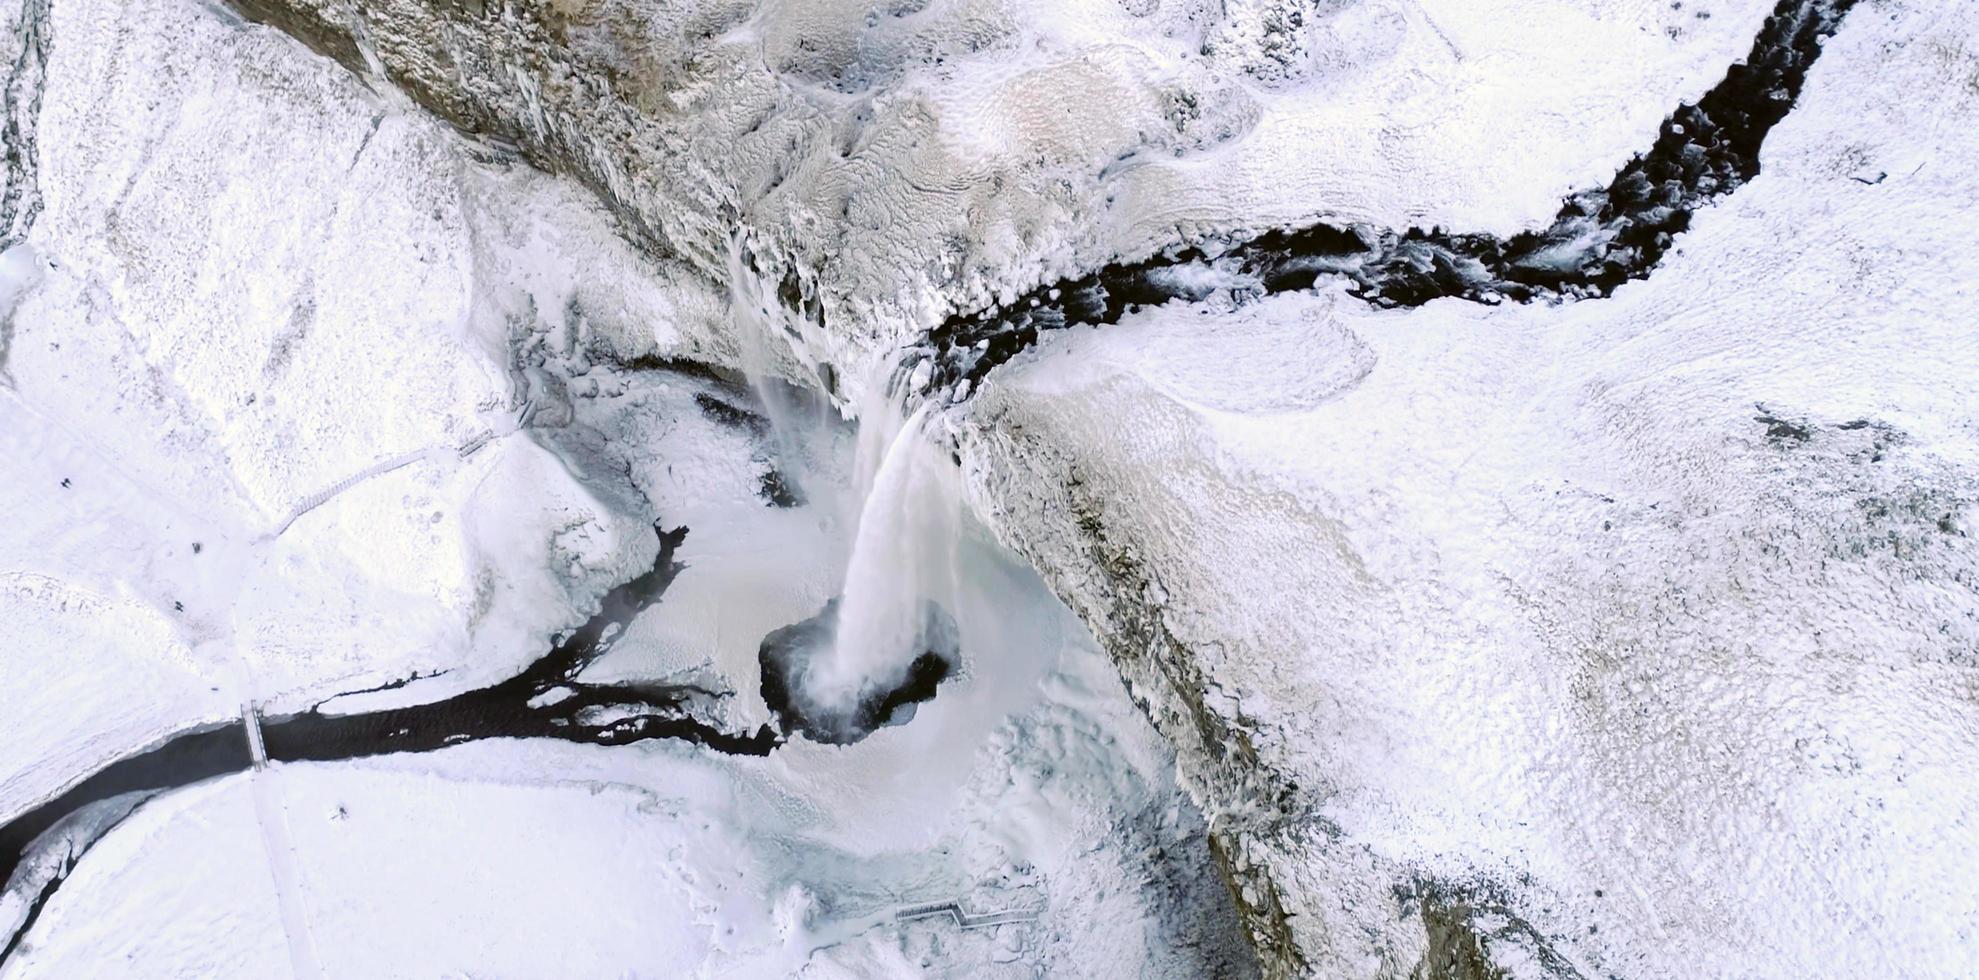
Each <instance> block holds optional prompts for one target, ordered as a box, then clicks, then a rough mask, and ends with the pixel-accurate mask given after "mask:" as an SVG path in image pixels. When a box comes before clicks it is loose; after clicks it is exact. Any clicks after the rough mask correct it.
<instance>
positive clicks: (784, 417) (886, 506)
mask: <svg viewBox="0 0 1979 980" xmlns="http://www.w3.org/2000/svg"><path fill="white" fill-rule="evenodd" d="M729 281H730V303H731V305H732V308H733V310H734V311H735V316H736V319H737V323H736V330H737V335H738V338H739V340H740V343H741V349H742V354H743V366H744V369H745V371H747V372H748V374H749V376H750V380H751V383H752V384H753V385H754V387H755V388H756V393H757V395H758V397H759V399H760V400H761V401H762V403H763V406H764V410H765V413H766V415H767V416H768V418H769V420H770V425H771V429H772V430H773V432H774V439H775V445H776V450H777V452H778V455H779V456H780V457H781V458H782V459H783V460H785V461H786V462H787V463H789V464H790V465H793V466H795V465H801V461H802V460H803V459H804V458H805V457H804V450H803V446H804V445H805V444H806V443H807V442H809V441H811V440H813V439H816V438H818V437H819V436H820V435H821V434H822V429H823V428H824V425H825V421H824V420H823V419H821V418H817V417H812V416H809V415H807V414H805V413H802V412H800V411H798V410H797V409H796V407H795V406H793V405H792V404H791V403H790V402H789V401H788V400H787V399H786V398H785V397H784V395H783V392H782V391H780V390H779V389H777V388H776V387H775V385H774V383H773V382H771V381H770V380H769V378H768V375H769V374H771V373H773V372H774V370H775V367H774V365H775V360H774V358H775V348H774V347H773V346H772V345H773V344H778V343H783V342H785V341H786V340H787V337H786V336H780V335H779V334H788V333H790V331H787V330H785V329H783V328H782V325H783V323H784V322H785V319H786V318H787V317H788V315H789V314H788V311H787V310H785V309H784V307H783V304H782V303H780V302H779V301H778V299H777V297H776V296H775V294H774V290H773V288H772V287H771V286H770V284H769V283H767V282H766V281H764V279H763V277H762V276H761V275H760V274H759V273H758V272H757V271H756V270H755V269H754V268H752V266H751V263H750V262H749V261H747V253H746V251H745V247H744V246H743V245H742V244H741V242H740V239H737V240H736V242H735V243H734V244H733V245H732V246H731V249H730V255H729ZM892 367H893V365H892V364H891V363H887V362H886V361H885V359H884V358H882V359H881V362H880V363H878V364H876V365H875V370H873V371H871V372H869V373H868V374H867V375H866V377H865V380H866V382H867V383H866V385H865V386H864V387H863V389H862V390H861V391H860V394H859V400H858V404H857V414H858V421H859V436H858V449H857V454H856V458H855V463H854V469H853V472H852V474H851V478H852V487H851V494H850V495H849V497H848V498H847V499H844V500H840V501H837V502H836V503H837V508H836V509H837V511H838V513H837V514H836V515H835V516H836V517H837V518H838V520H839V526H840V527H845V528H851V529H852V547H851V552H850V555H849V557H848V559H847V561H846V568H845V578H844V583H843V586H842V588H841V591H840V598H839V607H838V617H837V631H836V638H835V640H834V642H833V644H832V647H831V649H830V650H824V651H819V652H818V653H817V655H816V656H815V658H814V659H813V660H812V661H811V663H810V665H809V667H808V669H807V670H806V671H805V672H804V674H803V677H802V681H801V685H802V690H801V691H800V692H794V693H799V694H801V696H803V697H804V698H805V699H806V700H807V701H809V702H811V703H812V704H813V705H815V706H817V707H818V708H821V709H824V710H827V711H833V712H850V711H852V710H854V709H855V708H856V707H857V705H858V704H859V702H860V700H861V698H862V697H863V696H865V695H866V694H867V693H868V692H870V691H873V690H891V689H893V688H894V687H897V686H898V685H899V684H900V683H901V682H902V681H904V680H905V679H906V676H907V674H908V671H909V669H910V667H911V665H912V664H913V662H914V660H915V658H916V657H918V656H920V655H921V654H922V653H924V652H927V650H928V637H927V636H926V635H925V634H926V630H927V627H928V622H929V620H928V605H929V604H930V603H933V604H934V605H936V606H939V607H941V608H943V609H949V610H952V609H954V608H955V606H956V601H957V591H958V579H959V576H958V573H957V568H956V563H957V561H958V557H957V556H958V552H959V542H960V540H961V533H962V503H961V498H962V495H961V484H960V478H959V474H958V473H957V472H956V468H955V466H954V464H953V463H952V462H951V461H950V459H949V458H948V457H947V455H946V454H945V453H942V452H941V451H940V450H939V448H938V447H937V446H936V445H935V444H934V443H932V442H931V441H930V440H929V439H928V437H927V432H926V426H927V424H928V421H929V414H930V409H929V407H928V405H925V404H924V405H922V406H921V407H920V408H919V409H917V410H916V411H914V412H913V413H912V415H911V416H910V415H908V413H907V408H906V403H905V402H906V399H905V392H906V390H907V388H908V386H907V385H904V384H902V385H895V384H894V381H895V379H894V377H893V374H892V371H891V368H892ZM896 387H897V388H898V389H899V392H900V393H899V394H898V395H896V394H895V389H896Z"/></svg>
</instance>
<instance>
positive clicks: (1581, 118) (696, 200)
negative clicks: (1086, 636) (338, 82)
mask: <svg viewBox="0 0 1979 980" xmlns="http://www.w3.org/2000/svg"><path fill="white" fill-rule="evenodd" d="M236 6H237V7H238V9H240V10H241V11H242V12H243V13H245V14H247V15H248V16H250V17H252V18H255V19H259V20H263V21H265V22H267V23H269V24H271V25H274V26H276V27H279V28H281V29H283V30H285V31H288V32H289V33H291V34H293V35H294V36H296V37H298V38H301V39H302V40H304V41H305V42H306V43H308V44H310V45H311V46H312V47H314V48H315V49H317V50H318V51H320V52H323V53H324V54H326V55H328V56H330V57H332V58H335V59H337V60H338V61H339V62H341V63H343V64H345V65H346V66H348V67H350V68H351V69H352V70H354V71H359V72H363V73H366V74H369V75H374V76H379V77H381V78H382V79H383V80H385V81H387V82H389V84H391V85H393V86H395V87H397V88H398V89H400V90H401V91H403V92H405V93H406V94H408V95H409V96H411V97H412V98H413V99H414V100H415V101H416V102H418V103H419V104H420V105H422V106H424V107H426V108H428V109H430V110H431V111H433V112H435V113H436V114H438V115H439V116H441V117H442V118H445V119H447V120H449V121H450V122H452V123H454V124H455V125H456V126H457V127H459V128H460V129H462V130H464V131H467V132H470V133H474V134H480V135H482V136H484V137H486V139H487V140H488V141H490V142H491V143H492V144H495V145H507V146H514V147H517V148H519V149H520V150H521V151H522V152H523V153H524V155H526V156H527V157H528V158H529V159H531V160H532V161H534V162H536V163H538V164H539V165H542V166H545V167H547V168H549V169H552V170H555V171H558V172H562V173H567V174H571V175H573V176H575V177H577V178H579V179H580V180H582V181H584V182H585V183H587V184H588V185H590V186H591V187H592V188H593V189H594V191H595V192H596V193H598V194H599V195H600V197H601V198H603V199H604V200H606V201H607V202H608V203H609V204H610V206H611V207H612V208H613V210H614V211H615V212H616V213H617V214H619V215H620V216H621V218H622V219H623V220H624V222H625V224H626V226H627V228H628V231H629V232H630V233H631V234H632V235H633V236H634V237H635V238H636V239H638V240H639V241H641V242H642V243H644V244H645V245H646V246H647V247H648V248H649V249H650V250H652V251H653V252H654V253H655V254H658V255H665V256H670V257H674V258H678V259H680V260H682V261H683V262H685V263H686V264H687V265H688V266H690V267H692V268H694V269H698V270H699V271H700V272H701V273H702V274H704V275H706V276H707V277H709V278H710V279H711V280H714V281H717V282H724V281H726V280H728V279H729V278H730V277H731V276H732V275H733V274H734V271H735V267H737V266H739V267H740V268H741V269H742V270H743V271H744V272H746V273H748V274H750V275H753V276H755V277H759V278H761V279H763V280H765V281H766V282H767V283H768V284H769V285H770V286H771V287H772V288H771V292H772V293H773V294H774V301H773V305H775V306H776V307H777V310H776V311H775V312H776V314H777V317H778V319H779V320H782V321H784V325H785V327H786V329H787V330H788V331H789V333H790V336H788V337H785V338H783V339H784V340H785V341H787V346H788V348H789V350H790V352H791V353H793V354H794V355H795V356H794V357H792V358H789V359H788V360H786V361H785V362H784V364H783V370H785V371H786V372H787V373H790V374H791V375H792V376H793V377H801V378H804V379H805V380H807V381H808V382H810V383H814V384H821V385H822V386H824V387H827V388H837V387H838V386H839V385H840V384H841V383H844V382H846V381H847V379H848V377H849V379H850V383H849V386H850V387H857V386H858V385H859V384H860V383H862V381H863V378H861V377H860V376H859V371H858V369H859V368H860V367H862V366H863V361H864V360H865V359H866V357H867V355H868V354H869V353H870V352H871V351H872V350H873V349H874V348H889V347H891V346H892V345H894V344H897V343H899V342H900V341H902V340H903V339H905V338H910V337H914V336H917V335H918V334H919V333H920V332H921V331H922V330H925V329H927V328H928V327H931V326H933V325H934V324H935V323H938V322H939V321H940V320H941V318H942V317H944V316H946V315H949V314H951V313H956V312H966V311H970V310H976V309H981V308H984V307H987V306H990V305H992V304H994V303H996V302H1008V301H1010V300H1012V299H1014V298H1016V297H1017V296H1019V295H1020V294H1021V293H1022V292H1023V291H1024V290H1026V289H1028V288H1030V287H1032V286H1034V285H1037V284H1039V283H1044V282H1051V281H1054V280H1057V279H1060V278H1065V277H1067V276H1070V275H1076V274H1078V273H1080V272H1083V271H1086V270H1088V269H1091V268H1094V267H1096V266H1099V265H1102V264H1104V263H1106V262H1108V261H1110V260H1113V259H1115V258H1116V257H1129V258H1132V257H1139V256H1145V255H1147V254H1149V253H1151V252H1154V251H1157V250H1160V249H1164V248H1169V247H1171V246H1174V245H1176V244H1177V243H1178V242H1179V243H1183V244H1187V243H1190V242H1199V241H1209V240H1214V239H1217V238H1219V237H1227V236H1229V235H1231V234H1243V233H1246V230H1251V231H1255V230H1262V229H1265V228H1270V227H1278V226H1286V225H1292V226H1298V225H1304V224H1309V223H1311V221H1312V220H1314V218H1315V217H1316V216H1319V215H1327V216H1331V217H1334V218H1337V219H1339V220H1341V221H1343V222H1361V221H1369V222H1375V223H1378V224H1381V225H1383V226H1389V227H1397V228H1400V227H1406V226H1409V225H1416V224H1421V225H1424V226H1428V225H1432V224H1443V225H1446V226H1459V227H1467V228H1468V227H1477V228H1479V229H1480V230H1484V231H1502V232H1506V233H1509V232H1511V231H1515V230H1519V229H1521V228H1524V227H1527V226H1530V225H1533V224H1538V223H1542V222H1543V219H1544V218H1545V217H1546V216H1548V215H1550V214H1551V213H1552V212H1553V211H1555V210H1557V207H1558V200H1559V197H1560V196H1561V195H1563V194H1565V193H1566V192H1568V191H1569V190H1572V189H1575V188H1576V187H1578V186H1584V185H1587V184H1592V183H1596V182H1598V181H1601V180H1606V179H1607V178H1608V177H1609V176H1612V174H1613V172H1614V169H1615V167H1616V166H1618V165H1619V164H1620V163H1621V162H1622V161H1624V160H1626V159H1627V158H1628V156H1629V155H1630V154H1631V153H1634V152H1637V151H1638V150H1639V149H1640V145H1641V144H1642V143H1644V142H1645V141H1646V139H1647V138H1648V137H1649V136H1651V135H1652V134H1653V132H1654V127H1655V125H1656V122H1657V120H1658V119H1660V117H1661V116H1662V115H1663V114H1665V113H1667V112H1668V111H1669V108H1670V106H1672V105H1675V104H1676V103H1677V102H1679V101H1681V100H1682V99H1683V98H1686V97H1695V95H1696V93H1698V92H1700V91H1702V90H1703V88H1704V87H1705V86H1706V85H1708V84H1709V83H1710V81H1711V80H1712V76H1713V75H1714V74H1716V73H1718V72H1721V71H1722V66H1723V64H1724V63H1725V62H1727V61H1729V60H1730V59H1731V58H1733V57H1736V56H1737V55H1738V54H1739V53H1740V52H1741V51H1742V50H1743V48H1744V47H1745V46H1747V45H1749V43H1750V39H1751V36H1752V31H1753V30H1754V29H1756V27H1757V24H1758V21H1759V19H1760V18H1761V17H1763V15H1764V13H1765V12H1766V10H1767V8H1768V6H1769V5H1767V4H1764V3H1760V2H1748V3H1741V4H1738V5H1736V8H1735V9H1733V10H1730V11H1722V12H1720V14H1719V15H1718V16H1717V17H1712V18H1700V17H1699V16H1697V15H1695V14H1693V13H1688V12H1682V11H1677V10H1664V9H1661V8H1657V9H1655V10H1653V11H1647V12H1640V13H1641V14H1642V16H1641V17H1640V18H1639V19H1635V18H1629V17H1617V16H1613V15H1610V14H1604V13H1602V12H1601V11H1600V9H1598V8H1599V5H1587V4H1584V3H1579V2H1574V0H1561V2H1558V3H1554V4H1551V5H1548V6H1546V7H1545V8H1543V9H1537V8H1533V7H1531V5H1529V4H1528V5H1524V6H1520V7H1518V12H1519V13H1518V15H1519V17H1520V19H1521V20H1528V21H1530V22H1531V23H1530V29H1529V31H1528V32H1526V33H1523V34H1519V35H1511V34H1508V33H1507V32H1503V31H1497V30H1493V29H1492V28H1491V24H1490V22H1489V20H1488V19H1487V18H1488V17H1489V16H1491V14H1492V13H1493V9H1492V8H1493V5H1490V4H1487V5H1482V6H1480V5H1475V4H1472V5H1465V6H1464V7H1463V8H1462V9H1453V10H1448V11H1439V12H1438V13H1437V14H1436V16H1432V15H1431V14H1430V13H1429V12H1427V11H1426V10H1425V9H1424V8H1422V7H1421V6H1420V5H1416V4H1406V3H1400V2H1390V0H1358V2H1352V3H1324V4H1311V3H1309V2H1306V0H1260V2H1247V3H1235V4H1232V3H1207V2H1201V0H1180V2H1165V3H1150V2H1146V0H1131V2H1120V0H1086V2H1081V3H1077V4H1074V5H1072V6H1071V7H1066V6H1065V5H1063V4H1039V3H1031V2H1025V0H980V2H968V3H933V4H929V3H912V2H903V3H895V4H878V5H873V4H866V3H853V2H850V0H844V2H839V0H834V2H826V3H808V2H807V3H782V2H777V3H748V2H741V0H555V2H546V3H545V2H535V0H516V2H503V3H486V2H481V0H463V2H431V0H362V2H358V3H343V2H328V0H242V2H241V3H239V4H237V5H236ZM1499 6H1504V7H1506V8H1507V10H1506V11H1504V13H1507V14H1509V12H1510V7H1511V6H1513V5H1509V4H1503V5H1499ZM1570 42H1571V43H1570ZM1404 65H1406V66H1407V68H1406V71H1398V70H1397V69H1399V68H1401V67H1402V66H1404ZM1566 76H1572V77H1574V78H1575V79H1576V83H1577V84H1576V86H1561V85H1558V84H1557V79H1558V78H1561V77H1566ZM1506 86H1512V87H1514V88H1517V87H1520V86H1525V88H1524V91H1523V92H1522V94H1521V97H1520V98H1518V99H1511V100H1507V99H1503V98H1501V97H1498V96H1496V95H1493V94H1492V93H1496V92H1500V91H1502V90H1503V89H1504V87H1506ZM1652 93H1653V95H1654V99H1653V101H1654V103H1655V104H1654V105H1653V106H1652V105H1650V104H1649V103H1650V102H1651V101H1652V99H1651V94H1652ZM1638 101H1642V102H1643V103H1644V105H1643V106H1642V107H1641V108H1637V107H1636V103H1637V102H1638ZM1618 105H1621V106H1626V107H1627V108H1625V109H1623V111H1621V112H1619V113H1617V112H1616V109H1615V107H1616V106H1618ZM1596 107H1599V110H1600V111H1599V112H1597V111H1595V110H1596ZM1371 114H1372V115H1377V116H1386V117H1388V118H1390V119H1391V121H1392V122H1393V123H1394V124H1387V125H1375V126H1370V125H1369V118H1370V116H1371ZM1511 143H1517V144H1518V146H1519V150H1518V152H1516V153H1514V152H1512V151H1511V150H1510V148H1509V144H1511ZM1481 156H1483V157H1492V158H1498V157H1502V158H1504V159H1505V161H1506V163H1507V164H1508V165H1506V166H1502V167H1493V166H1480V165H1479V163H1480V157H1481ZM1513 158H1517V160H1518V164H1519V165H1516V166H1513V165H1510V164H1511V163H1512V162H1513ZM1535 158H1563V159H1565V160H1567V161H1571V162H1570V163H1569V165H1567V166H1565V167H1562V168H1559V170H1558V171H1557V172H1555V171H1553V170H1548V169H1546V168H1537V167H1532V166H1530V163H1531V161H1532V160H1533V159H1535ZM1382 159H1406V160H1407V161H1408V164H1407V166H1406V167H1402V168H1398V167H1395V166H1389V165H1387V164H1384V163H1380V162H1379V161H1380V160H1382ZM1398 169H1399V170H1400V171H1401V173H1400V174H1399V175H1398V173H1397V171H1398ZM1542 175H1543V176H1542ZM738 239H740V240H741V244H739V245H738V244H737V240H738ZM773 346H774V347H775V348H776V352H777V353H782V351H783V349H784V348H785V346H786V344H777V345H773Z"/></svg>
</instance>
